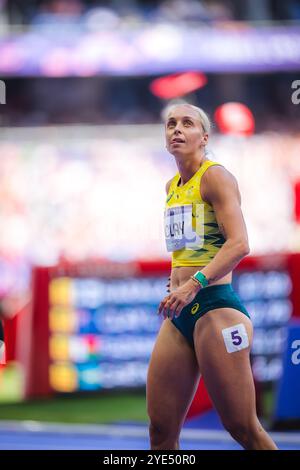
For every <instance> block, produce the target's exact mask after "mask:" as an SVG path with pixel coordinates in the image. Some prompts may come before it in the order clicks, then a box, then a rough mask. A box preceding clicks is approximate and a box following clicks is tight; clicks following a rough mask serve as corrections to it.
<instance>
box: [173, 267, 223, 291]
mask: <svg viewBox="0 0 300 470" xmlns="http://www.w3.org/2000/svg"><path fill="white" fill-rule="evenodd" d="M203 268H204V266H178V267H176V268H172V271H171V284H170V288H171V291H173V290H174V289H177V288H178V287H180V286H181V285H182V284H184V283H185V282H186V281H188V280H189V278H190V277H191V276H192V275H193V274H195V272H197V271H202V269H203ZM231 281H232V273H231V272H230V273H228V274H226V276H224V277H222V278H221V279H218V280H217V281H214V282H211V283H210V284H209V285H210V286H212V285H213V284H228V283H231Z"/></svg>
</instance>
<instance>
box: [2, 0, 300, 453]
mask: <svg viewBox="0 0 300 470" xmlns="http://www.w3.org/2000/svg"><path fill="white" fill-rule="evenodd" d="M0 79H1V82H0V83H1V87H0V93H1V96H0V102H1V103H2V104H1V105H0V136H1V138H0V226H1V230H0V311H1V318H2V320H3V323H4V330H5V352H4V354H3V357H2V364H1V365H0V435H1V439H0V440H1V443H0V447H1V448H3V449H5V448H6V449H9V448H27V449H28V448H59V447H61V448H108V449H118V448H119V449H125V448H127V449H130V448H131V449H138V448H144V449H145V448H147V446H148V441H147V432H146V425H147V414H146V403H145V380H146V373H147V366H148V362H149V357H150V354H151V350H152V347H153V344H154V340H155V337H156V334H157V332H158V329H159V327H160V321H161V320H160V319H159V318H158V317H157V315H156V310H157V306H158V304H159V302H160V300H161V298H162V297H163V296H164V295H165V292H166V281H167V277H168V275H169V272H170V259H169V256H168V255H167V252H166V250H165V246H164V240H163V225H162V222H163V217H162V215H163V206H164V200H165V183H166V181H167V180H168V179H170V177H172V176H173V175H174V173H175V172H176V166H175V164H174V161H173V158H172V157H171V156H170V155H169V154H168V153H167V152H166V150H165V144H164V133H163V126H162V124H161V113H162V110H163V108H164V107H165V105H166V104H167V103H169V101H170V100H172V99H178V98H179V99H182V98H183V99H185V100H187V101H189V102H190V103H192V104H195V105H198V106H201V107H203V108H204V109H205V110H207V112H208V113H209V114H210V116H211V117H212V119H213V122H214V132H213V136H212V137H211V139H210V144H209V151H210V152H211V155H212V158H213V159H215V160H217V161H220V162H221V163H223V164H224V165H226V167H227V168H228V169H229V170H230V171H232V172H233V173H234V174H235V176H236V177H237V179H238V181H239V185H240V190H241V194H242V207H243V211H244V215H245V219H246V223H247V227H248V232H249V239H250V246H251V256H249V257H247V259H245V260H243V262H242V263H241V264H240V266H239V267H238V269H237V270H236V273H235V278H234V285H235V287H236V289H237V290H238V292H239V295H240V296H241V298H242V299H243V301H244V302H245V304H246V306H247V308H248V309H249V311H250V312H251V313H252V318H253V322H254V326H255V336H254V344H253V350H252V366H253V373H254V377H255V382H256V391H257V407H258V414H259V416H260V418H261V420H262V421H263V423H264V424H265V425H266V427H267V428H268V429H270V430H273V431H277V432H278V431H279V430H280V431H282V430H285V431H287V430H292V429H293V430H294V432H292V433H290V434H288V433H285V434H283V433H281V434H276V439H277V442H278V443H279V446H280V447H281V448H294V449H295V448H300V434H298V433H297V432H296V431H297V430H300V364H299V363H300V352H299V348H300V326H299V323H300V92H298V89H300V1H299V0H286V1H285V2H282V1H280V0H251V1H250V0H246V1H243V2H241V1H238V0H224V1H220V0H201V1H200V0H151V1H150V0H144V1H142V0H123V1H118V0H110V1H109V0H107V1H96V0H94V1H93V0H90V1H88V0H86V1H83V0H68V1H67V0H48V1H46V0H40V1H38V0H36V1H34V0H28V1H26V2H23V1H21V0H0ZM17 421H20V423H19V424H17ZM42 422H44V423H45V424H42ZM50 422H52V423H53V422H54V423H56V424H55V426H54V425H52V427H51V425H50V424H49V423H50ZM46 423H48V424H46ZM57 423H65V424H64V425H61V426H60V427H59V425H58V424H57ZM66 423H69V424H70V423H73V426H72V427H70V425H67V424H66ZM75 424H76V426H75ZM108 424H110V426H107V425H108ZM57 433H59V435H60V439H59V440H58V439H57ZM126 439H127V440H126ZM93 446H94V447H93ZM101 446H102V447H101ZM183 448H187V449H188V448H190V449H193V448H216V449H218V448H238V446H236V447H235V444H233V442H232V441H231V440H230V439H229V438H228V436H227V435H226V433H224V432H223V431H222V430H221V426H220V423H219V421H218V419H217V417H216V415H215V413H214V411H213V409H212V408H211V403H210V400H209V397H208V396H207V394H206V391H205V387H204V384H203V383H202V382H200V385H199V389H198V391H197V394H196V397H195V399H194V402H193V403H192V406H191V409H190V411H189V414H188V417H187V420H186V424H185V427H184V431H183Z"/></svg>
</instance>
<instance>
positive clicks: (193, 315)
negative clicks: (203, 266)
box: [171, 284, 250, 349]
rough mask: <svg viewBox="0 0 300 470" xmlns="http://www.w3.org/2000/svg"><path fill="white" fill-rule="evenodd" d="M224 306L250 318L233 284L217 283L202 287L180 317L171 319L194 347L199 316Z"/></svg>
mask: <svg viewBox="0 0 300 470" xmlns="http://www.w3.org/2000/svg"><path fill="white" fill-rule="evenodd" d="M224 307H227V308H234V309H236V310H239V311H240V312H242V313H244V314H245V315H246V316H247V317H249V318H250V315H249V313H248V312H247V310H246V308H245V307H244V306H243V304H242V303H241V300H240V298H239V297H238V295H237V294H236V292H235V291H234V290H233V288H232V286H231V284H215V285H213V286H208V287H205V288H204V289H201V290H200V291H199V292H198V294H197V295H196V297H195V298H194V300H193V301H192V302H191V303H189V304H188V305H186V306H185V307H184V308H183V309H182V311H181V314H180V315H179V317H178V318H173V320H171V321H172V323H173V324H174V325H175V326H176V328H177V329H178V330H179V331H180V332H181V333H182V334H183V336H185V338H186V339H187V340H188V343H189V344H190V346H191V347H192V348H193V349H194V338H193V333H194V328H195V325H196V321H197V320H198V318H200V317H202V316H203V315H204V314H205V313H207V312H209V311H210V310H214V309H216V308H224Z"/></svg>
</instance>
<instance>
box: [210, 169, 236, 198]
mask: <svg viewBox="0 0 300 470" xmlns="http://www.w3.org/2000/svg"><path fill="white" fill-rule="evenodd" d="M225 194H232V195H233V194H235V195H237V196H238V199H239V201H240V192H239V187H238V182H237V179H236V177H235V176H234V175H233V174H232V173H231V172H230V171H229V170H227V168H225V167H224V166H222V165H213V166H211V167H209V168H208V169H207V170H206V172H205V173H204V175H203V177H202V180H201V196H202V199H204V201H207V202H210V201H212V200H213V199H215V198H216V197H222V196H224V195H225Z"/></svg>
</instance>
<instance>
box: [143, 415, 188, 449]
mask: <svg viewBox="0 0 300 470" xmlns="http://www.w3.org/2000/svg"><path fill="white" fill-rule="evenodd" d="M179 432H180V430H178V428H177V426H172V425H171V423H170V422H169V423H168V422H163V421H162V420H150V424H149V437H150V443H151V449H153V450H154V449H169V450H170V449H178V438H179Z"/></svg>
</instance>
